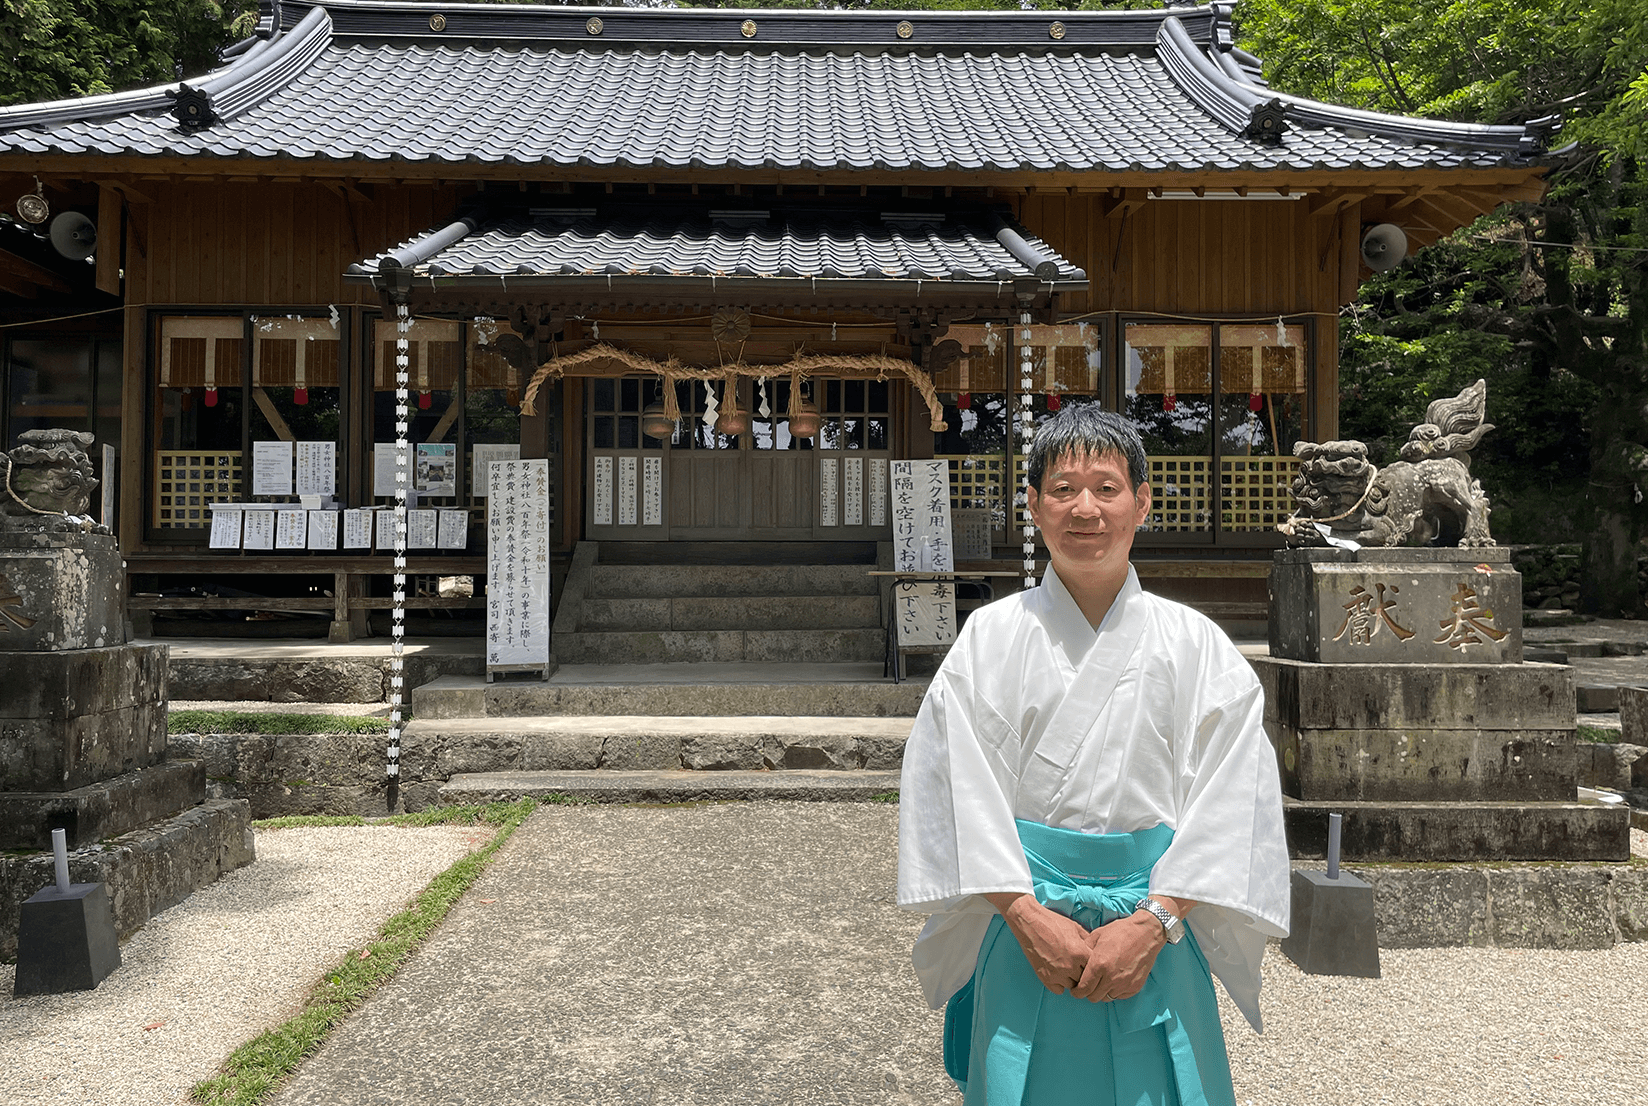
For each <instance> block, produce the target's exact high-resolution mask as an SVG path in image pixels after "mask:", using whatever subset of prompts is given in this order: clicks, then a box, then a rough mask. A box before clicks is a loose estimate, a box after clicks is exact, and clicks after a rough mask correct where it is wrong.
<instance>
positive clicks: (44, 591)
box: [0, 530, 126, 653]
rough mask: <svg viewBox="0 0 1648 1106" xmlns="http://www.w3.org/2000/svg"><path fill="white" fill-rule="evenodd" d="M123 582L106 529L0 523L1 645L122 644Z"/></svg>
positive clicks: (14, 648)
mask: <svg viewBox="0 0 1648 1106" xmlns="http://www.w3.org/2000/svg"><path fill="white" fill-rule="evenodd" d="M125 586H126V564H125V562H124V561H123V560H121V557H120V549H119V547H118V546H117V545H116V544H115V540H114V538H113V536H111V535H109V534H90V533H72V534H51V533H17V532H14V531H7V530H0V651H3V652H7V653H20V652H29V651H34V650H44V651H55V650H60V649H101V648H103V647H105V646H111V645H124V644H125V643H126V593H125Z"/></svg>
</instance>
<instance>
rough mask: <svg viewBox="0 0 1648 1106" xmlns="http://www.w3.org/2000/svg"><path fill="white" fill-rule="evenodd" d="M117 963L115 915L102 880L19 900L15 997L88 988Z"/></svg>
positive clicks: (13, 992)
mask: <svg viewBox="0 0 1648 1106" xmlns="http://www.w3.org/2000/svg"><path fill="white" fill-rule="evenodd" d="M118 967H120V943H119V940H118V939H117V938H116V936H115V931H114V914H113V912H112V911H111V910H110V908H109V896H108V893H107V892H106V891H105V890H104V887H103V885H102V884H101V883H71V884H70V885H69V889H68V891H67V892H66V893H65V892H62V891H59V890H58V889H57V887H56V886H55V885H54V886H52V887H48V888H46V889H45V890H43V891H41V892H40V893H38V894H36V895H34V896H32V897H30V898H29V900H28V901H27V902H25V903H24V904H23V909H22V912H21V917H20V919H19V923H18V928H17V975H16V980H15V982H14V983H13V986H12V994H14V995H19V996H21V995H58V994H62V993H64V992H66V991H89V990H91V989H92V988H94V987H96V986H97V985H98V984H99V983H101V982H103V980H104V979H105V978H106V977H107V976H108V974H109V973H110V972H112V971H114V970H115V969H116V968H118Z"/></svg>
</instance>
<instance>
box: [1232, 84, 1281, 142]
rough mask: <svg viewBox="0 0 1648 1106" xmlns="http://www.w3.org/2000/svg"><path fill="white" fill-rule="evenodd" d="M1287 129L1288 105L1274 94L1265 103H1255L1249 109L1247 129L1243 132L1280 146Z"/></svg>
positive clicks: (1249, 136) (1261, 140)
mask: <svg viewBox="0 0 1648 1106" xmlns="http://www.w3.org/2000/svg"><path fill="white" fill-rule="evenodd" d="M1287 129H1288V120H1287V105H1286V104H1284V103H1282V101H1281V100H1280V99H1278V98H1277V97H1275V96H1272V97H1271V98H1270V99H1268V100H1266V101H1265V102H1264V103H1262V104H1254V105H1253V106H1251V107H1250V108H1248V109H1247V129H1246V130H1244V131H1243V132H1242V133H1243V134H1244V135H1246V136H1247V137H1248V138H1256V139H1258V140H1259V141H1260V142H1265V143H1268V144H1270V145H1272V146H1279V145H1281V144H1282V135H1284V134H1286V133H1287Z"/></svg>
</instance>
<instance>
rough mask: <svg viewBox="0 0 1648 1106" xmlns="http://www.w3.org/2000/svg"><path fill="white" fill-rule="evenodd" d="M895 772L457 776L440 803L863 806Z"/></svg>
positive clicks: (894, 785)
mask: <svg viewBox="0 0 1648 1106" xmlns="http://www.w3.org/2000/svg"><path fill="white" fill-rule="evenodd" d="M898 779H899V777H898V773H897V772H866V771H856V772H855V771H830V770H827V769H811V770H808V769H803V770H797V771H789V772H687V771H679V770H678V771H633V772H604V771H596V772H477V773H471V774H466V775H461V776H454V777H453V778H452V779H451V780H450V781H448V782H447V783H446V785H445V786H443V787H442V788H441V791H440V801H441V802H442V803H495V802H513V801H515V800H517V799H523V798H527V797H532V798H545V797H547V796H555V795H565V796H569V797H572V798H578V799H586V800H591V801H594V802H601V803H685V802H696V801H702V800H722V801H725V800H731V799H782V800H787V801H790V802H838V803H854V802H856V803H862V802H868V801H870V800H872V799H875V798H878V797H890V796H892V795H893V794H896V792H897V791H898Z"/></svg>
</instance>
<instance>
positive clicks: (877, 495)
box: [870, 457, 887, 526]
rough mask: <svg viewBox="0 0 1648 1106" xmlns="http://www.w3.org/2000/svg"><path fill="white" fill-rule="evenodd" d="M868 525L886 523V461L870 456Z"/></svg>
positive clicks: (882, 524)
mask: <svg viewBox="0 0 1648 1106" xmlns="http://www.w3.org/2000/svg"><path fill="white" fill-rule="evenodd" d="M870 525H871V526H885V525H887V461H886V459H885V458H882V457H871V458H870Z"/></svg>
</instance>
